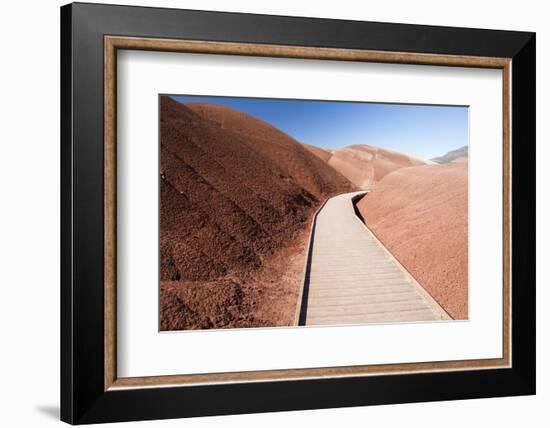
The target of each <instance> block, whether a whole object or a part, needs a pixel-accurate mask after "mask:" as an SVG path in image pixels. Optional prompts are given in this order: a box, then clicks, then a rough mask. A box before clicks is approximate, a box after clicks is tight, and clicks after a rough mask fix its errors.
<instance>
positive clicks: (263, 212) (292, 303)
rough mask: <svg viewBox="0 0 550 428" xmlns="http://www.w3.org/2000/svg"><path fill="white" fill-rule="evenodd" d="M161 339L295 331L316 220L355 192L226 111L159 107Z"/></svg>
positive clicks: (305, 155)
mask: <svg viewBox="0 0 550 428" xmlns="http://www.w3.org/2000/svg"><path fill="white" fill-rule="evenodd" d="M160 138H161V156H160V157H161V159H160V161H161V171H160V172H161V180H160V191H161V200H160V203H161V216H160V217H161V218H160V222H161V225H160V256H161V266H160V268H161V269H160V276H161V296H160V297H161V329H162V330H177V329H189V328H223V327H237V326H240V327H255V326H256V327H257V326H275V325H288V324H289V323H291V322H292V321H293V315H294V310H295V307H296V302H297V294H298V286H299V284H300V282H301V281H302V279H303V271H302V270H303V266H304V257H305V246H306V241H307V236H308V231H309V225H310V222H311V219H312V216H313V213H314V212H315V210H316V209H317V208H318V207H319V206H320V204H321V203H322V202H323V201H324V200H325V199H326V198H327V197H329V196H331V195H334V194H337V193H342V192H346V191H351V190H354V186H353V185H352V184H351V183H350V182H349V181H348V180H346V179H345V178H344V177H343V176H342V175H340V174H339V173H338V172H336V171H335V170H333V169H332V168H331V167H330V166H328V165H327V164H326V163H325V162H323V161H322V160H321V159H319V158H318V157H316V156H314V155H313V154H312V153H311V152H309V151H308V150H306V149H305V148H304V146H303V145H301V144H300V143H298V142H297V141H295V140H294V139H293V138H291V137H290V136H288V135H286V134H284V133H283V132H281V131H279V130H277V129H275V128H273V127H272V126H270V125H269V124H267V123H265V122H262V121H260V120H258V119H255V118H253V117H251V116H249V115H247V114H244V113H242V112H239V111H237V110H234V109H231V108H229V107H224V106H219V105H212V104H194V103H191V104H188V105H183V104H181V103H178V102H176V101H174V100H173V99H171V98H169V97H162V98H161V132H160Z"/></svg>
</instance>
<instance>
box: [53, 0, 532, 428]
mask: <svg viewBox="0 0 550 428" xmlns="http://www.w3.org/2000/svg"><path fill="white" fill-rule="evenodd" d="M105 35H117V36H136V37H154V38H167V39H187V40H207V41H224V42H240V43H262V44H272V45H292V46H315V47H330V48H349V49H368V50H373V51H397V52H412V53H428V54H447V55H470V56H491V57H507V58H511V59H512V93H511V95H512V97H511V99H512V105H511V109H512V127H511V129H512V141H513V143H512V177H513V181H512V242H513V247H512V284H513V286H512V299H511V301H512V309H511V311H512V317H511V318H512V347H511V349H512V367H511V368H505V369H494V370H466V371H453V372H432V373H415V374H398V375H391V376H383V375H381V376H378V375H376V376H366V377H359V376H358V377H347V378H323V379H308V380H292V381H269V382H253V383H232V384H219V385H206V386H205V385H202V386H184V387H164V388H142V389H128V390H114V391H110V390H107V391H105V390H104V317H103V310H104V295H103V280H104V278H103V275H104V254H103V251H104V246H103V236H104V233H103V232H104V222H103V220H104V199H103V198H104V182H103V177H104V175H103V168H104V151H103V136H104V128H103V120H104V116H103V113H104V104H103V102H104V99H103V88H104V86H103V84H104V81H103V76H104V74H103V72H104V67H103V59H104V36H105ZM535 43H536V42H535V34H534V33H528V32H513V31H495V30H482V29H466V28H448V27H435V26H420V25H407V24H389V23H375V22H357V21H342V20H329V19H311V18H297V17H285V16H267V15H252V14H237V13H221V12H206V11H192V10H178V9H161V8H144V7H128V6H112V5H100V4H86V3H74V4H69V5H66V6H63V7H62V8H61V419H62V420H63V421H65V422H68V423H71V424H86V423H99V422H115V421H131V420H145V419H165V418H179V417H191V416H204V415H224V414H238V413H257V412H270V411H283V410H301V409H317V408H328V407H347V406H364V405H373V404H392V403H406V402H419V401H439V400H459V399H469V398H482V397H499V396H513V395H529V394H534V393H535V346H536V344H535V336H536V326H535V239H536V236H535V204H536V202H535V101H536V90H535Z"/></svg>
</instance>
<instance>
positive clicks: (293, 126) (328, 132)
mask: <svg viewBox="0 0 550 428" xmlns="http://www.w3.org/2000/svg"><path fill="white" fill-rule="evenodd" d="M61 195H62V206H61V214H62V218H61V224H62V227H61V229H62V233H61V248H62V250H61V251H62V254H61V255H62V257H61V259H62V262H61V274H62V275H61V276H62V280H61V418H62V420H64V421H66V422H69V423H72V424H85V423H98V422H116V421H129V420H145V419H162V418H178V417H189V416H201V415H223V414H232V413H233V414H235V413H251V412H269V411H281V410H298V409H315V408H327V407H344V406H363V405H372V404H388V403H406V402H418V401H435V400H453V399H465V398H478V397H496V396H511V395H527V394H534V393H535V34H533V33H526V32H511V31H496V30H481V29H465V28H447V27H434V26H418V25H407V24H390V23H372V22H354V21H339V20H327V19H312V18H295V17H283V16H266V15H249V14H234V13H219V12H204V11H191V10H176V9H157V8H140V7H128V6H113V5H110V6H109V5H93V4H78V3H76V4H70V5H67V6H64V7H62V8H61Z"/></svg>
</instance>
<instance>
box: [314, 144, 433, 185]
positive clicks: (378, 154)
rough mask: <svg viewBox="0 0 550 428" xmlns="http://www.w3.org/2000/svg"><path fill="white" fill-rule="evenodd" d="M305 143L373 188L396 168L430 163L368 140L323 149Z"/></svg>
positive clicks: (356, 181)
mask: <svg viewBox="0 0 550 428" xmlns="http://www.w3.org/2000/svg"><path fill="white" fill-rule="evenodd" d="M305 147H306V148H307V149H308V150H309V151H310V152H312V153H313V154H314V155H316V156H318V157H319V158H320V159H322V160H323V161H325V162H326V163H328V164H329V165H330V166H332V167H333V168H334V169H335V170H336V171H338V172H339V173H341V174H342V175H343V176H344V177H346V178H347V179H348V180H350V181H351V182H352V183H353V184H355V185H356V186H357V187H358V188H360V189H370V188H371V187H372V186H373V185H374V184H376V183H377V182H379V181H380V180H381V179H382V178H383V177H384V176H385V175H386V174H389V173H390V172H392V171H395V170H397V169H400V168H405V167H410V166H418V165H426V164H429V163H431V162H427V161H424V160H422V159H417V158H415V157H413V156H410V155H407V154H405V153H400V152H396V151H394V150H388V149H383V148H381V147H374V146H370V145H367V144H353V145H351V146H346V147H342V148H339V149H322V148H320V147H315V146H310V145H307V144H306V145H305Z"/></svg>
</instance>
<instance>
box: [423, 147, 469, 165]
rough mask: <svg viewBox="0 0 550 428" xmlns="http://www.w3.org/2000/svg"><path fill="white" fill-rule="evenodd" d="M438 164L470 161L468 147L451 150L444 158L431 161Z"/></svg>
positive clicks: (440, 157)
mask: <svg viewBox="0 0 550 428" xmlns="http://www.w3.org/2000/svg"><path fill="white" fill-rule="evenodd" d="M431 160H432V161H433V162H436V163H451V162H463V161H467V160H468V146H462V147H460V148H459V149H456V150H451V151H450V152H447V153H445V154H444V155H443V156H439V157H436V158H433V159H431Z"/></svg>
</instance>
